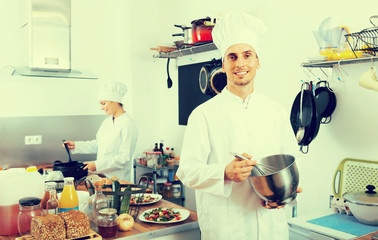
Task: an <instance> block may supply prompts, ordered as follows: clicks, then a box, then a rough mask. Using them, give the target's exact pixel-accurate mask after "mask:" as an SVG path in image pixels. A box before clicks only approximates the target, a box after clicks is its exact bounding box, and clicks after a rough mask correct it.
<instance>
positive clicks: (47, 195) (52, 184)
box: [41, 182, 59, 215]
mask: <svg viewBox="0 0 378 240" xmlns="http://www.w3.org/2000/svg"><path fill="white" fill-rule="evenodd" d="M52 191H53V192H52ZM51 193H53V194H54V196H55V199H58V196H57V194H56V183H55V182H47V183H45V194H44V195H43V198H42V200H41V209H42V215H46V214H48V213H50V211H49V208H48V206H47V201H49V200H50V199H51ZM58 205H59V204H58ZM52 212H55V211H52ZM53 214H56V213H53Z"/></svg>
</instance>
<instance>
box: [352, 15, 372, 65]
mask: <svg viewBox="0 0 378 240" xmlns="http://www.w3.org/2000/svg"><path fill="white" fill-rule="evenodd" d="M372 18H378V15H377V16H371V17H370V19H369V20H370V23H371V24H372V25H373V26H374V27H371V28H366V29H364V30H362V31H361V32H356V33H350V34H345V38H346V40H347V41H348V44H349V47H350V48H351V49H352V51H353V53H354V55H355V57H356V58H357V55H356V53H355V51H362V52H365V53H368V54H370V55H373V56H376V54H377V52H378V26H376V25H375V24H374V23H373V22H372Z"/></svg>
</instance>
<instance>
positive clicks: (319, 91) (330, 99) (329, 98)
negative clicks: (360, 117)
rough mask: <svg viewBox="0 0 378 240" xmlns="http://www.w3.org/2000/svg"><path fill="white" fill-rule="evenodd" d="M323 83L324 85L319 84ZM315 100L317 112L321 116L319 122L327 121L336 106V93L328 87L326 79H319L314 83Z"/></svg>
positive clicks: (329, 119)
mask: <svg viewBox="0 0 378 240" xmlns="http://www.w3.org/2000/svg"><path fill="white" fill-rule="evenodd" d="M322 84H324V86H321V85H322ZM315 101H316V104H317V106H318V108H317V109H318V110H317V111H318V114H319V115H320V116H321V121H320V122H321V123H324V124H326V123H329V122H330V121H331V115H332V113H333V112H334V111H335V108H336V95H335V93H334V92H333V91H332V89H331V88H330V87H329V84H328V82H327V81H320V82H318V83H317V84H316V89H315Z"/></svg>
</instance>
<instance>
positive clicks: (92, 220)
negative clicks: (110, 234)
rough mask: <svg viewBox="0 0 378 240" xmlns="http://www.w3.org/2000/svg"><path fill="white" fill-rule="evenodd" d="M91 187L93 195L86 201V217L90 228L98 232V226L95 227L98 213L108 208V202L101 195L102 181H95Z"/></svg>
mask: <svg viewBox="0 0 378 240" xmlns="http://www.w3.org/2000/svg"><path fill="white" fill-rule="evenodd" d="M93 185H95V194H93V195H92V196H91V197H90V198H89V199H88V217H89V224H90V228H91V229H93V230H94V231H96V232H98V225H97V216H98V212H99V211H100V210H101V209H104V208H109V204H110V201H109V199H108V198H107V197H106V196H105V195H104V194H103V193H102V181H96V182H94V183H93Z"/></svg>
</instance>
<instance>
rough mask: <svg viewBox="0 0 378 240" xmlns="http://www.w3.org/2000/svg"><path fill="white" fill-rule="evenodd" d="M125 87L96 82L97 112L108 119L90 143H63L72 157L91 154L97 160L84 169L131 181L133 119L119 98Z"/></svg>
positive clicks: (112, 82) (134, 130) (116, 83)
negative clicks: (98, 108) (100, 112)
mask: <svg viewBox="0 0 378 240" xmlns="http://www.w3.org/2000/svg"><path fill="white" fill-rule="evenodd" d="M126 91H127V88H126V85H125V84H123V83H121V82H116V81H100V82H99V96H98V99H99V101H100V105H101V110H103V111H104V112H105V113H106V114H107V115H109V117H107V118H106V119H104V121H103V122H102V124H101V126H100V128H99V130H98V132H97V134H96V139H94V140H92V141H66V142H65V143H66V144H67V145H68V148H69V149H70V150H72V153H73V154H75V153H84V154H93V153H97V159H96V161H93V162H85V163H84V164H86V166H85V168H84V169H88V170H90V171H93V172H98V173H103V174H104V175H105V176H107V177H108V178H112V177H114V176H115V177H117V178H119V179H120V180H126V181H131V170H132V168H131V165H132V159H133V155H134V150H135V145H136V142H137V138H138V128H137V125H136V123H135V121H134V120H133V118H132V117H131V116H130V115H129V114H127V112H126V111H125V110H124V108H123V104H122V98H123V97H124V96H125V94H126Z"/></svg>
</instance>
